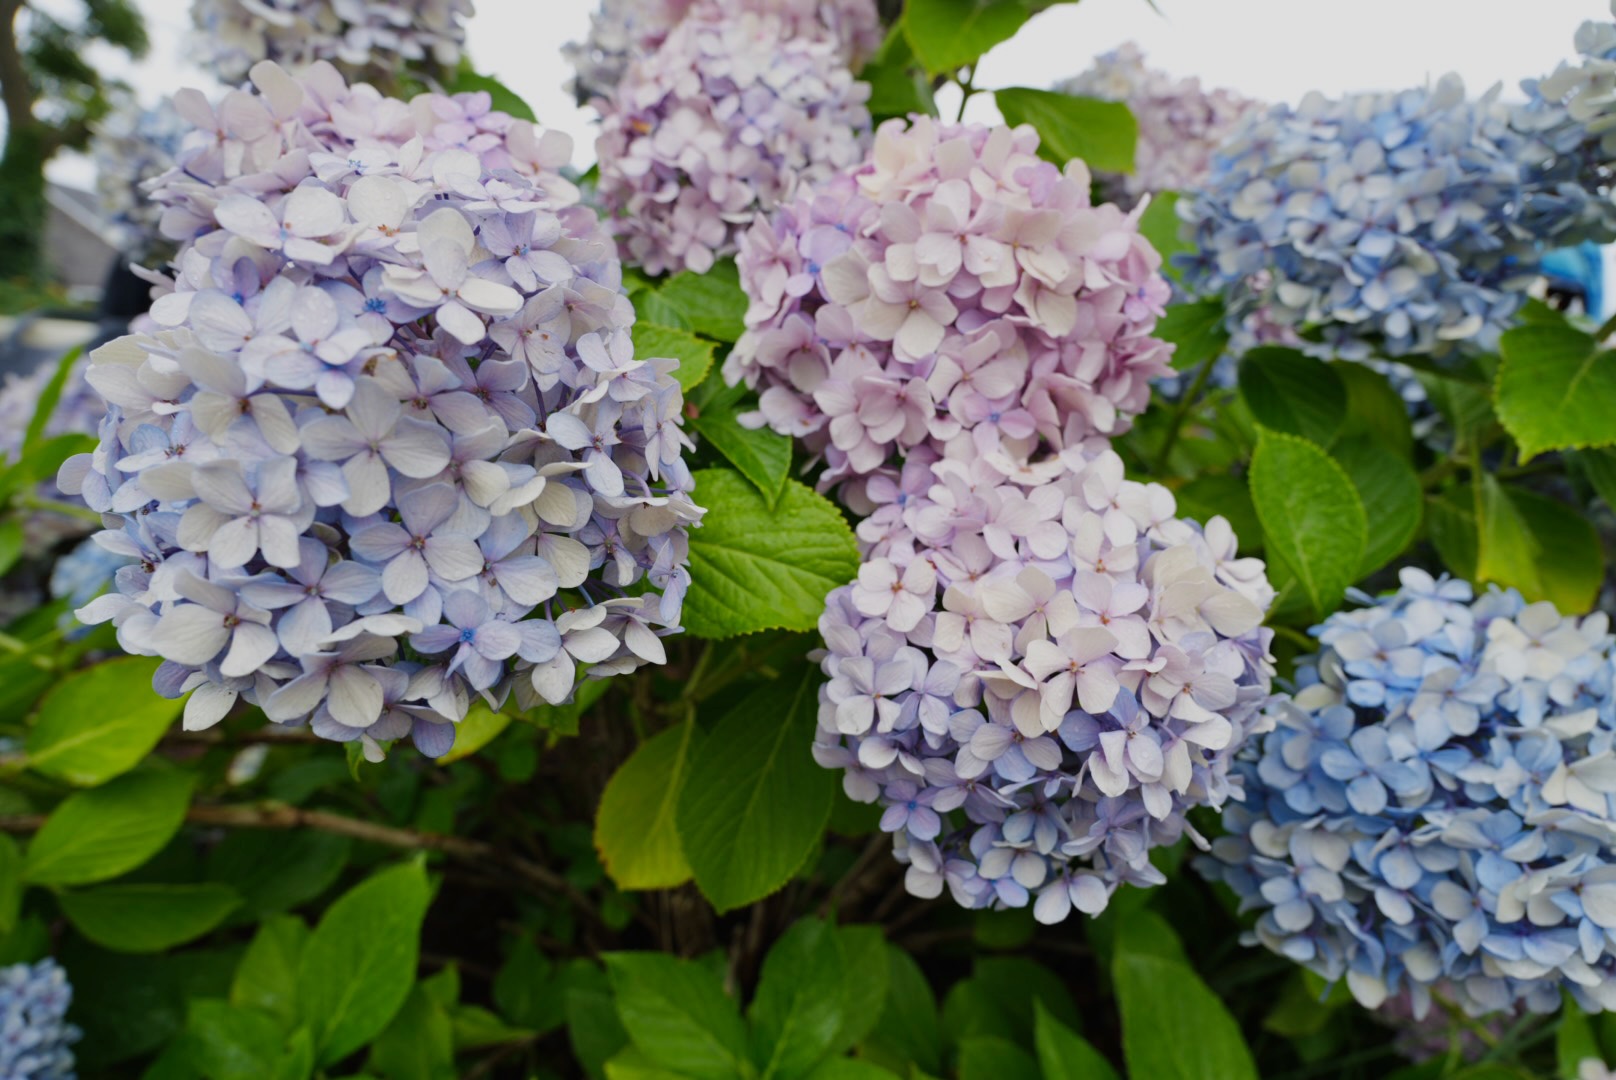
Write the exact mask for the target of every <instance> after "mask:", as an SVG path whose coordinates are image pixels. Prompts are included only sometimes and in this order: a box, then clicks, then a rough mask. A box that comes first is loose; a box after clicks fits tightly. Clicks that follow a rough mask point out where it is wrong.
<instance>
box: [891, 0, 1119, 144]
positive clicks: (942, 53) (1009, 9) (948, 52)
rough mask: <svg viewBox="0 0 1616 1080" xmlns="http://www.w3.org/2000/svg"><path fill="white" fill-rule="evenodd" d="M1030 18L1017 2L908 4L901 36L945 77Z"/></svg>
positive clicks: (924, 0) (922, 0) (911, 0)
mask: <svg viewBox="0 0 1616 1080" xmlns="http://www.w3.org/2000/svg"><path fill="white" fill-rule="evenodd" d="M1029 14H1031V12H1029V11H1028V10H1027V8H1026V6H1025V5H1024V4H1022V3H1020V0H908V3H906V4H905V5H904V13H903V32H904V35H905V36H906V37H908V39H909V45H910V47H911V48H913V49H914V50H915V56H916V57H917V58H918V59H919V60H920V62H921V63H922V64H924V65H925V66H926V71H927V72H928V73H930V74H932V75H946V74H948V73H950V72H952V71H955V70H956V69H958V68H962V67H964V66H965V65H966V64H971V63H975V62H976V59H977V57H979V56H981V55H982V54H983V53H985V52H987V51H988V50H989V49H991V48H993V46H995V45H997V44H999V42H1001V41H1008V40H1010V38H1012V37H1014V36H1015V33H1016V31H1017V30H1020V29H1021V24H1022V23H1024V22H1026V21H1027V16H1028V15H1029ZM1001 111H1002V109H1001ZM1131 161H1132V159H1130V164H1131Z"/></svg>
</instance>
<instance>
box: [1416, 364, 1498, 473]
mask: <svg viewBox="0 0 1616 1080" xmlns="http://www.w3.org/2000/svg"><path fill="white" fill-rule="evenodd" d="M1420 385H1422V386H1424V387H1425V393H1426V396H1427V397H1428V398H1429V399H1430V401H1431V406H1432V407H1433V408H1434V409H1436V411H1437V412H1439V413H1441V414H1442V416H1443V417H1444V418H1445V419H1446V420H1447V421H1448V424H1449V426H1451V427H1452V428H1453V435H1454V444H1455V445H1454V448H1453V453H1454V456H1456V457H1462V456H1463V455H1464V453H1465V450H1466V449H1467V448H1468V447H1469V446H1471V445H1472V444H1474V443H1475V441H1476V440H1477V439H1478V438H1480V437H1481V436H1483V435H1485V434H1486V432H1487V430H1488V429H1489V428H1490V427H1491V426H1492V425H1493V424H1494V423H1495V422H1496V421H1497V417H1496V416H1495V415H1494V413H1493V401H1492V398H1491V397H1490V396H1489V395H1488V394H1487V393H1486V391H1485V390H1483V389H1482V388H1481V387H1480V386H1472V385H1471V384H1469V383H1465V382H1460V381H1458V380H1456V379H1444V378H1433V377H1428V376H1425V375H1422V376H1421V377H1420Z"/></svg>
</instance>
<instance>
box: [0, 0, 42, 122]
mask: <svg viewBox="0 0 1616 1080" xmlns="http://www.w3.org/2000/svg"><path fill="white" fill-rule="evenodd" d="M22 8H23V0H0V97H4V99H5V104H6V123H7V124H8V131H9V132H12V133H15V132H19V131H21V130H23V129H24V128H26V127H28V126H29V125H30V124H32V123H33V122H34V86H33V82H32V80H30V79H29V78H28V67H27V65H26V64H24V62H23V58H22V52H21V51H20V50H19V49H18V48H17V13H18V12H20V11H21V10H22Z"/></svg>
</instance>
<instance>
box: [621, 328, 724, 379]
mask: <svg viewBox="0 0 1616 1080" xmlns="http://www.w3.org/2000/svg"><path fill="white" fill-rule="evenodd" d="M715 348H717V346H716V345H714V344H713V343H712V342H711V341H703V340H702V339H701V338H699V337H697V336H696V335H695V334H692V333H690V332H689V331H688V330H677V329H675V328H673V327H671V326H658V325H657V324H656V323H654V322H643V321H642V322H637V323H635V324H634V356H635V358H636V359H639V360H652V359H656V358H660V357H672V358H673V359H675V360H677V361H679V366H678V367H677V368H675V369H674V370H673V377H674V378H675V379H677V380H678V382H679V388H680V389H681V390H683V391H685V393H689V392H690V391H691V389H692V388H693V387H696V386H699V385H701V380H703V379H705V378H706V377H707V372H708V371H709V370H710V369H711V368H712V366H713V350H714V349H715Z"/></svg>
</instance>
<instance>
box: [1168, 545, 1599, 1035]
mask: <svg viewBox="0 0 1616 1080" xmlns="http://www.w3.org/2000/svg"><path fill="white" fill-rule="evenodd" d="M1361 599H1364V600H1368V598H1367V597H1362V598H1361ZM1315 634H1316V636H1317V637H1318V639H1319V643H1320V645H1321V650H1320V652H1319V653H1318V654H1317V655H1316V656H1314V657H1312V658H1310V659H1307V660H1305V661H1303V662H1302V663H1301V665H1300V667H1299V669H1298V675H1297V682H1298V689H1297V690H1296V692H1295V694H1294V695H1293V696H1291V697H1289V698H1285V699H1281V701H1280V702H1279V703H1278V704H1276V705H1275V706H1274V707H1273V708H1271V709H1270V711H1269V713H1268V716H1269V719H1270V720H1271V723H1272V728H1271V730H1270V731H1268V732H1267V733H1266V734H1265V735H1263V736H1262V737H1261V740H1260V743H1254V744H1253V747H1254V748H1253V749H1252V750H1250V751H1248V752H1247V754H1246V755H1244V760H1243V761H1242V762H1241V764H1240V770H1241V773H1242V774H1243V776H1242V779H1243V783H1244V788H1245V800H1244V802H1242V803H1231V804H1230V805H1229V806H1228V808H1227V809H1226V810H1225V812H1224V817H1223V823H1224V826H1225V828H1226V829H1227V835H1226V836H1224V837H1222V838H1220V839H1219V840H1218V841H1217V842H1216V843H1215V844H1214V845H1213V854H1212V856H1210V857H1206V858H1202V859H1200V860H1198V865H1199V867H1200V868H1201V869H1202V871H1203V872H1205V873H1208V874H1209V875H1210V876H1212V877H1214V878H1217V879H1220V880H1222V881H1224V882H1226V883H1227V884H1228V885H1229V886H1230V887H1232V888H1233V889H1234V891H1235V893H1236V894H1238V896H1239V897H1240V900H1241V904H1242V907H1243V908H1244V909H1246V910H1250V911H1255V912H1256V913H1257V921H1256V927H1255V930H1254V931H1253V932H1252V933H1251V934H1250V940H1252V941H1254V942H1260V943H1261V944H1263V945H1266V946H1267V947H1268V948H1270V949H1272V950H1273V951H1275V952H1277V953H1279V954H1281V955H1283V956H1287V957H1289V958H1291V959H1292V960H1295V961H1296V962H1298V963H1300V964H1303V965H1305V966H1307V967H1309V968H1311V969H1312V970H1314V971H1316V972H1318V973H1319V974H1320V975H1322V976H1324V977H1325V978H1327V979H1331V980H1337V979H1345V980H1346V983H1347V985H1348V987H1349V988H1350V989H1351V991H1352V993H1353V994H1354V996H1355V997H1357V999H1358V1000H1359V1001H1360V1002H1362V1003H1363V1004H1364V1005H1366V1006H1368V1007H1371V1008H1374V1007H1378V1006H1380V1005H1381V1004H1382V1003H1383V1002H1385V1001H1387V1000H1388V998H1392V997H1403V996H1405V995H1406V996H1407V998H1408V999H1409V1001H1411V1003H1412V1005H1413V1007H1414V1009H1415V1011H1416V1013H1417V1014H1419V1015H1423V1014H1424V1012H1425V1011H1426V1010H1427V1009H1428V1008H1429V1006H1430V1004H1431V999H1432V994H1433V993H1440V994H1443V995H1444V996H1448V995H1451V998H1452V999H1453V1000H1454V1001H1455V1002H1456V1004H1458V1005H1460V1006H1462V1007H1463V1008H1464V1010H1465V1011H1466V1012H1468V1013H1470V1014H1472V1015H1480V1014H1483V1013H1493V1012H1502V1011H1506V1010H1510V1009H1514V1008H1524V1009H1528V1010H1531V1011H1539V1012H1544V1011H1550V1010H1553V1009H1555V1008H1557V1007H1558V1006H1559V1003H1560V998H1561V991H1562V990H1569V991H1570V993H1571V994H1572V995H1573V996H1574V997H1575V998H1576V1000H1577V1002H1578V1003H1579V1004H1580V1005H1581V1006H1582V1007H1583V1008H1584V1009H1587V1010H1592V1011H1598V1010H1603V1009H1612V1008H1616V694H1613V692H1612V676H1613V673H1616V665H1613V662H1612V649H1613V644H1616V642H1613V638H1612V636H1611V634H1610V633H1609V620H1608V618H1607V617H1606V616H1604V615H1603V614H1595V615H1590V616H1588V617H1586V618H1583V619H1577V618H1570V617H1565V616H1562V615H1561V614H1560V613H1559V612H1558V611H1557V610H1555V608H1554V606H1553V605H1552V604H1549V603H1547V602H1540V603H1535V604H1527V603H1526V602H1525V601H1523V600H1522V598H1521V597H1520V595H1519V594H1518V593H1516V592H1514V591H1508V592H1504V591H1499V590H1498V589H1496V588H1494V589H1492V590H1490V591H1488V592H1487V593H1485V594H1484V595H1482V596H1480V597H1476V596H1474V594H1473V592H1472V590H1471V588H1470V586H1469V585H1467V584H1465V583H1463V582H1459V581H1449V580H1445V579H1444V580H1440V581H1437V580H1433V579H1432V578H1431V577H1430V576H1429V575H1427V574H1425V573H1424V572H1423V571H1419V570H1415V569H1405V570H1404V571H1403V573H1402V588H1400V589H1399V590H1398V591H1397V592H1396V593H1395V594H1394V595H1391V596H1388V597H1385V598H1383V599H1381V600H1379V601H1374V602H1370V604H1369V606H1367V607H1364V608H1360V609H1357V610H1353V611H1347V612H1341V613H1338V614H1336V615H1332V616H1331V617H1330V618H1329V619H1327V620H1326V621H1325V623H1324V624H1323V625H1322V626H1320V627H1318V628H1317V629H1316V630H1315Z"/></svg>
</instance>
